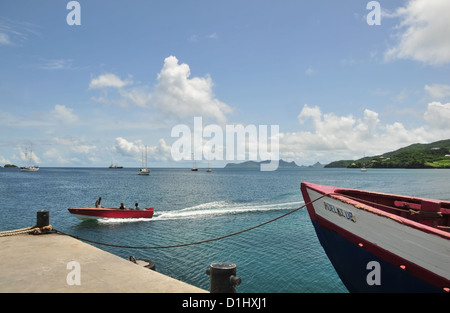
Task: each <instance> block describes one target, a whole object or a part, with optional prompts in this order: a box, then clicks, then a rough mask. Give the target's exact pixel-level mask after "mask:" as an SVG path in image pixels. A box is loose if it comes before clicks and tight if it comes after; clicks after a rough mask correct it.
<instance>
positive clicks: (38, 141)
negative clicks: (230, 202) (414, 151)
mask: <svg viewBox="0 0 450 313" xmlns="http://www.w3.org/2000/svg"><path fill="white" fill-rule="evenodd" d="M69 2H70V1H50V0H42V1H32V0H23V1H15V0H2V1H1V2H0V165H3V164H5V163H13V164H17V165H25V160H24V153H25V149H26V148H28V147H30V146H31V145H32V148H33V154H34V160H35V163H37V164H39V165H40V166H44V167H45V166H99V167H104V166H109V164H111V163H117V164H120V165H123V166H127V167H139V166H140V165H141V152H142V150H143V147H144V146H145V145H148V153H149V165H150V167H162V166H184V165H185V164H186V163H183V162H182V161H181V162H175V161H174V160H173V156H172V153H171V147H172V145H173V144H174V142H176V140H177V139H178V138H177V137H172V130H173V129H174V127H176V126H177V125H187V126H188V127H192V124H193V122H194V117H202V121H203V123H204V125H203V126H206V125H210V124H211V125H220V126H221V127H225V125H238V124H241V125H244V126H247V125H255V126H257V127H258V126H260V125H268V126H270V125H279V155H280V157H281V158H282V159H285V160H295V161H296V162H297V164H299V165H301V164H305V165H309V164H313V163H315V162H317V161H319V162H321V163H328V162H331V161H334V160H339V159H354V158H360V157H362V156H364V155H366V156H368V155H376V154H380V153H384V152H388V151H391V150H394V149H397V148H400V147H403V146H406V145H409V144H412V143H417V142H422V143H427V142H432V141H436V140H441V139H448V138H450V75H449V74H450V22H449V20H448V12H450V1H448V0H402V1H400V0H389V1H388V0H381V1H378V3H379V4H380V7H381V25H369V23H368V21H367V16H368V14H369V15H370V14H371V13H373V12H375V11H374V7H369V9H368V8H367V4H368V3H369V2H370V1H362V0H345V1H334V0H320V1H303V0H285V1H273V0H247V1H238V0H228V1H223V0H219V1H205V0H184V1H182V0H164V1H156V0H155V1H153V0H152V1H144V0H142V1H140V0H132V1H122V0H117V1H84V0H80V1H78V4H79V5H80V6H79V11H76V8H75V7H72V6H70V7H69V9H68V8H67V4H68V3H69ZM76 13H79V14H76ZM68 15H69V16H68ZM372 17H374V16H372ZM68 18H69V20H71V21H72V22H70V21H69V23H68ZM77 19H78V20H79V21H80V23H81V25H76V24H75V25H69V24H73V23H74V22H76V21H77ZM372 20H373V19H372ZM371 24H373V23H371ZM216 139H217V138H216ZM225 142H226V139H225V138H224V139H223V144H224V145H225ZM217 149H224V148H223V147H219V146H217ZM220 151H222V150H220ZM224 153H225V152H224ZM231 161H232V160H231ZM201 163H202V162H200V165H201ZM224 163H226V162H225V161H213V162H212V164H211V165H213V166H223V165H224ZM203 164H205V162H203Z"/></svg>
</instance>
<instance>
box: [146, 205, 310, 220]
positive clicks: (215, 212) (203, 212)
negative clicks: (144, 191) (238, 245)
mask: <svg viewBox="0 0 450 313" xmlns="http://www.w3.org/2000/svg"><path fill="white" fill-rule="evenodd" d="M303 203H304V202H303V201H296V202H284V203H242V202H232V201H213V202H208V203H203V204H199V205H196V206H193V207H188V208H185V209H181V210H176V211H155V214H154V215H153V218H152V219H153V220H173V219H186V218H203V217H212V216H219V215H231V214H242V213H252V212H265V211H275V210H292V209H296V208H298V207H299V206H300V205H302V204H303Z"/></svg>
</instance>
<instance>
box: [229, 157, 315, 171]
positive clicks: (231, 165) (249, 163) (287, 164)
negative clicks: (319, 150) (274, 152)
mask: <svg viewBox="0 0 450 313" xmlns="http://www.w3.org/2000/svg"><path fill="white" fill-rule="evenodd" d="M269 162H270V161H268V160H266V161H261V162H257V161H245V162H242V163H228V164H227V165H225V168H232V169H234V168H248V169H249V168H254V169H259V168H260V165H261V164H265V163H269ZM278 168H323V165H322V164H320V163H319V162H317V163H316V164H314V165H309V166H305V165H302V166H299V165H297V164H296V163H295V162H294V161H292V162H287V161H284V160H281V159H280V160H279V162H278Z"/></svg>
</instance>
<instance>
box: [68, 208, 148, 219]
mask: <svg viewBox="0 0 450 313" xmlns="http://www.w3.org/2000/svg"><path fill="white" fill-rule="evenodd" d="M68 210H69V212H70V213H72V214H73V215H75V216H76V217H78V218H79V219H82V220H86V219H99V218H152V216H153V208H145V210H133V209H119V208H93V207H85V208H70V209H68Z"/></svg>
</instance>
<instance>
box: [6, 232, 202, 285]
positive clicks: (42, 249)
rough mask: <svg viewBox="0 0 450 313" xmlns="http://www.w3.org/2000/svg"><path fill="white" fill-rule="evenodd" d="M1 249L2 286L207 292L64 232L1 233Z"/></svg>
mask: <svg viewBox="0 0 450 313" xmlns="http://www.w3.org/2000/svg"><path fill="white" fill-rule="evenodd" d="M0 251H1V255H0V292H19V293H20V292H27V293H71V292H79V293H142V292H146V293H207V291H206V290H203V289H200V288H197V287H194V286H191V285H189V284H186V283H184V282H181V281H179V280H176V279H174V278H171V277H168V276H165V275H163V274H161V273H158V272H155V271H152V270H150V269H147V268H145V267H143V266H140V265H138V264H135V263H133V262H130V261H129V260H126V259H123V258H120V257H118V256H116V255H113V254H111V253H109V252H105V251H103V250H101V249H98V248H96V247H94V246H91V245H89V244H86V243H84V242H82V241H79V240H77V239H74V238H72V237H69V236H65V235H61V234H45V235H28V234H22V235H15V236H6V237H0ZM70 262H72V263H70ZM68 264H69V266H68ZM70 264H79V266H78V268H77V267H75V266H74V267H72V266H70ZM74 278H78V279H79V284H77V281H76V280H74Z"/></svg>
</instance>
